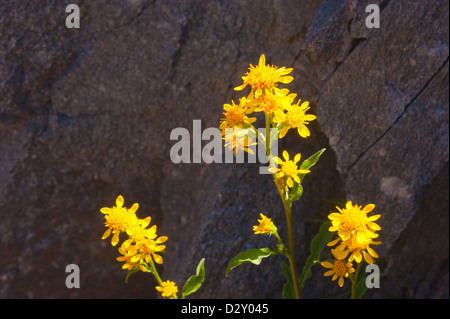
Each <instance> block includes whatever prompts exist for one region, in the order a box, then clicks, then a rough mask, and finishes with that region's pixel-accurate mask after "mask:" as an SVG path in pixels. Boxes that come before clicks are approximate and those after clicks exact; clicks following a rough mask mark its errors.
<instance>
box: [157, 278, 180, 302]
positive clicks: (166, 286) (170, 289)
mask: <svg viewBox="0 0 450 319" xmlns="http://www.w3.org/2000/svg"><path fill="white" fill-rule="evenodd" d="M155 288H156V290H158V291H160V292H161V293H162V296H163V297H164V298H176V296H177V292H178V287H177V286H176V285H175V283H174V282H173V281H170V280H167V281H163V282H161V286H156V287H155Z"/></svg>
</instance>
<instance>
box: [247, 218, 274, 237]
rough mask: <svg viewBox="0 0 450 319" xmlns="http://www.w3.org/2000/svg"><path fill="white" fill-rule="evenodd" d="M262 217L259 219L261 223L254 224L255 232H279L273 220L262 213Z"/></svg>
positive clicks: (264, 233) (266, 233)
mask: <svg viewBox="0 0 450 319" xmlns="http://www.w3.org/2000/svg"><path fill="white" fill-rule="evenodd" d="M259 215H260V216H261V219H258V222H259V225H256V226H253V231H254V232H255V234H262V235H272V234H275V233H276V232H277V227H276V226H275V225H274V223H273V222H272V220H271V219H270V218H268V217H267V216H265V215H264V214H262V213H260V214H259Z"/></svg>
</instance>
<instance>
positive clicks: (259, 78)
mask: <svg viewBox="0 0 450 319" xmlns="http://www.w3.org/2000/svg"><path fill="white" fill-rule="evenodd" d="M291 72H292V68H289V69H286V68H285V67H282V68H278V67H276V66H271V65H269V64H268V65H266V57H265V56H264V54H262V55H261V57H260V58H259V63H258V66H257V67H254V66H253V65H251V64H250V68H249V71H248V72H247V73H246V74H245V76H243V77H242V80H243V81H244V83H243V84H242V85H240V86H238V87H236V88H234V89H235V90H236V91H241V90H243V89H244V88H245V87H246V86H247V85H250V86H251V88H252V89H251V92H250V94H249V98H250V99H252V98H253V94H254V97H255V98H258V97H259V96H260V95H261V94H264V93H266V94H272V93H273V92H280V91H281V90H280V89H278V88H277V87H276V86H277V83H278V82H280V83H284V84H287V83H290V82H292V80H294V78H293V77H292V76H286V75H287V74H289V73H291Z"/></svg>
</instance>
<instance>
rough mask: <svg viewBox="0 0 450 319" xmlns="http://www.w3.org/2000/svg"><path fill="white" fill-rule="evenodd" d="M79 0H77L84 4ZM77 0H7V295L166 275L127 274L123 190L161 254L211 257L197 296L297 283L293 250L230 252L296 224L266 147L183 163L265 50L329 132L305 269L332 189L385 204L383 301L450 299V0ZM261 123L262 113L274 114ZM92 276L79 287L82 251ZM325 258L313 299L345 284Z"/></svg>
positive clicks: (2, 104)
mask: <svg viewBox="0 0 450 319" xmlns="http://www.w3.org/2000/svg"><path fill="white" fill-rule="evenodd" d="M72 3H75V2H72ZM370 3H377V4H379V8H380V20H381V21H380V28H379V29H369V28H367V27H366V25H365V19H366V17H367V15H368V14H369V13H366V12H365V8H366V6H367V4H369V1H352V0H347V1H344V0H343V1H331V0H329V1H328V0H325V1H323V3H320V2H319V1H312V0H311V1H275V0H274V1H264V2H260V1H237V2H236V1H234V2H222V1H208V2H206V1H162V2H159V1H145V0H128V1H118V0H117V1H108V2H107V3H106V2H105V3H100V2H96V1H78V2H77V4H78V5H79V7H80V12H81V13H80V14H81V23H80V24H81V25H80V28H79V29H68V28H66V26H65V18H66V16H67V13H65V7H66V5H67V4H69V2H67V3H59V2H58V3H53V2H52V3H46V4H42V3H39V2H36V1H21V2H20V3H18V2H14V1H7V2H6V3H2V4H0V11H1V12H2V14H1V15H0V33H1V34H2V38H1V46H0V58H1V60H0V79H1V81H0V159H1V161H0V179H1V180H0V212H1V213H0V214H1V217H2V223H0V242H1V245H2V249H1V250H0V283H1V284H0V297H1V298H130V297H138V298H155V297H157V294H156V291H155V290H154V285H155V282H154V280H153V278H152V277H151V276H150V275H149V276H146V275H145V274H142V273H139V274H136V275H133V276H131V277H130V278H129V281H128V284H125V283H124V278H125V274H126V272H125V271H124V270H122V269H120V264H119V263H118V262H117V261H116V260H115V258H116V257H117V256H118V253H117V249H116V248H113V247H111V245H110V244H109V241H108V240H101V235H102V233H103V232H104V230H105V228H104V226H103V215H102V214H101V213H100V212H99V209H100V208H101V207H104V206H112V205H113V204H114V200H115V198H116V196H117V195H119V194H121V195H123V196H124V198H125V204H126V205H128V207H130V206H131V204H132V203H134V202H138V203H139V204H140V208H139V211H138V214H139V216H140V217H142V218H143V217H146V216H151V217H152V224H156V225H158V233H159V234H160V235H167V236H169V241H168V242H167V249H166V252H165V254H164V264H163V267H162V268H161V275H162V277H163V278H167V279H170V280H174V281H176V282H177V283H180V285H181V284H182V283H184V281H185V280H186V279H187V278H188V277H189V276H190V275H192V274H193V273H194V272H195V267H196V265H197V263H198V262H199V260H200V259H201V258H205V259H206V261H205V268H206V280H205V283H204V285H203V286H202V288H201V289H200V290H199V291H198V292H197V293H196V294H195V295H193V296H195V297H196V298H279V297H281V289H282V285H283V283H284V277H283V276H282V275H281V268H280V262H281V261H285V260H284V259H283V258H281V257H279V258H270V260H268V261H267V262H266V263H265V262H263V263H262V264H261V265H260V266H259V267H255V266H253V265H242V266H240V267H238V268H236V269H233V270H232V271H231V272H230V274H229V276H228V277H225V268H226V266H227V264H228V262H229V261H230V260H231V258H232V257H234V256H235V255H236V254H237V253H238V252H241V251H243V250H245V249H247V248H256V247H266V246H270V245H273V243H274V241H273V238H270V237H260V236H255V235H253V234H252V231H251V229H252V225H254V224H255V222H256V220H257V219H258V217H259V213H260V212H267V213H268V214H270V215H271V216H272V217H273V220H274V222H275V223H276V224H277V225H278V226H279V230H280V234H282V235H285V234H286V228H285V226H284V224H285V218H284V213H283V208H282V205H281V202H280V200H279V198H278V194H277V193H276V189H275V188H274V186H273V182H272V180H271V179H270V178H269V177H268V176H267V175H260V174H259V167H258V166H259V165H258V164H250V163H248V164H236V163H234V164H225V163H222V164H218V163H215V164H206V163H189V164H188V163H186V164H183V163H181V164H174V163H172V162H171V160H170V149H171V147H172V145H173V144H174V143H175V142H174V141H172V140H170V133H171V131H172V130H173V129H174V128H177V127H184V128H187V129H188V130H189V131H190V132H191V133H192V125H193V120H201V124H202V128H203V129H205V128H208V127H218V125H219V124H218V123H219V119H220V117H221V114H222V105H223V104H224V103H229V102H230V100H231V99H235V100H236V99H237V98H238V97H240V96H242V94H240V92H236V91H234V90H233V87H235V86H238V85H240V84H241V76H242V75H243V74H244V73H245V72H246V71H247V68H248V65H249V63H251V64H253V65H254V64H256V63H257V61H258V58H259V56H260V55H261V53H265V54H266V57H267V58H268V60H269V62H270V63H271V64H275V65H278V66H287V67H293V68H294V71H293V76H294V81H293V82H292V83H291V84H290V85H289V89H290V90H291V91H293V92H296V93H298V94H299V97H300V98H301V99H302V100H309V101H310V102H311V104H312V106H313V107H312V111H313V112H314V113H315V114H317V116H318V120H317V121H315V123H312V124H311V138H308V139H300V138H299V137H298V135H297V134H296V133H295V134H294V132H292V134H291V133H288V135H287V136H286V138H285V139H283V140H282V143H281V145H280V147H282V148H283V149H287V150H288V151H289V152H295V153H297V152H301V153H302V155H303V156H309V155H312V154H313V153H314V152H316V151H317V150H319V149H321V148H323V147H325V148H327V151H326V152H325V153H324V155H323V156H322V158H321V159H320V161H319V163H318V164H317V165H316V166H315V167H314V169H313V171H312V173H311V174H310V176H308V177H307V178H305V181H304V189H305V192H304V195H303V196H302V198H301V200H300V201H298V202H296V203H295V206H294V208H293V213H294V228H295V235H294V236H295V242H296V253H297V255H296V258H297V260H298V263H297V265H298V266H297V267H298V268H299V269H301V267H302V266H303V262H304V260H305V258H306V257H307V255H308V253H307V252H308V248H309V242H310V240H311V238H312V237H313V236H314V235H315V233H316V232H317V230H318V224H317V223H314V222H311V221H307V220H312V219H325V218H326V216H327V214H328V213H329V212H330V210H333V209H334V206H333V205H331V204H329V203H328V202H329V201H330V200H346V199H351V200H352V201H354V202H358V203H361V204H364V203H369V202H371V203H375V204H376V210H377V212H378V213H380V214H382V218H381V219H380V221H379V224H380V225H381V227H382V231H381V235H380V240H382V241H383V244H382V245H381V246H379V247H377V248H378V249H377V252H379V254H380V257H381V258H380V264H381V265H382V270H383V272H384V274H385V276H384V277H383V281H382V285H381V288H380V289H372V290H370V291H368V293H367V295H368V296H369V297H374V298H386V297H396V298H448V296H449V291H448V269H449V266H448V250H449V247H448V242H449V238H448V234H449V227H448V225H449V219H448V202H449V200H448V193H449V189H448V147H449V139H448V115H449V114H448V109H449V107H448V52H449V49H448V48H449V46H448V9H449V8H448V2H447V1H416V2H415V3H414V2H411V1H410V2H407V3H406V2H399V1H388V0H386V1H381V2H380V1H378V2H376V1H370ZM261 126H262V125H261ZM72 263H75V264H77V265H78V266H79V267H80V279H81V283H80V284H81V288H80V289H68V288H66V286H65V279H66V276H67V275H68V274H67V273H65V269H66V266H67V265H68V264H72ZM322 273H323V271H322V269H320V268H319V267H316V268H313V277H312V278H311V279H310V280H309V281H307V286H306V287H305V291H304V296H305V297H306V298H319V297H324V296H326V295H329V294H330V293H332V292H336V291H339V289H337V288H338V287H337V285H336V283H335V282H331V281H329V280H328V279H325V278H323V277H322Z"/></svg>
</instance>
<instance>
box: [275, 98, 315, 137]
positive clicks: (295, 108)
mask: <svg viewBox="0 0 450 319" xmlns="http://www.w3.org/2000/svg"><path fill="white" fill-rule="evenodd" d="M299 104H300V100H299V101H298V102H297V104H287V105H286V106H285V110H284V111H283V110H275V117H274V119H273V121H274V122H275V123H279V125H280V127H282V129H281V130H280V138H283V137H284V136H285V135H286V133H287V132H288V131H289V130H290V129H291V128H292V129H297V132H298V135H300V136H301V137H303V138H306V137H308V136H310V135H311V134H310V132H309V129H308V128H307V127H306V125H307V124H309V122H311V121H313V120H315V119H316V118H317V117H316V116H315V115H313V114H306V111H308V110H309V108H310V107H309V102H308V101H306V102H303V103H302V104H301V105H299Z"/></svg>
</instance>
